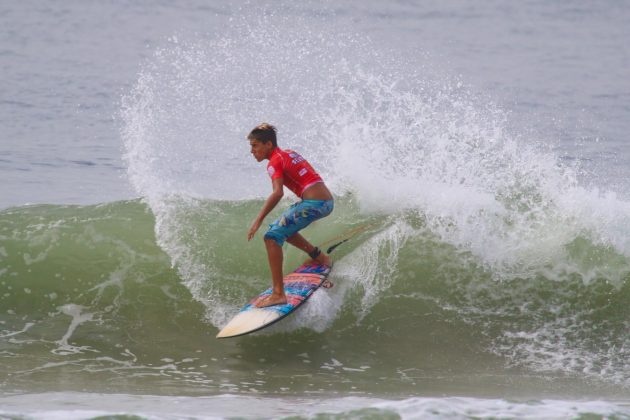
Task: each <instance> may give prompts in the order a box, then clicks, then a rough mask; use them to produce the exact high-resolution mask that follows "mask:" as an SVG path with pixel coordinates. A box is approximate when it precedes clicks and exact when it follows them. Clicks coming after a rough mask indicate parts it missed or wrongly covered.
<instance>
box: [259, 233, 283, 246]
mask: <svg viewBox="0 0 630 420" xmlns="http://www.w3.org/2000/svg"><path fill="white" fill-rule="evenodd" d="M263 240H264V241H265V243H276V244H278V245H279V246H280V247H282V245H284V241H285V240H286V238H284V237H283V236H282V235H279V234H278V233H277V232H274V231H271V230H270V231H269V232H267V233H265V236H263Z"/></svg>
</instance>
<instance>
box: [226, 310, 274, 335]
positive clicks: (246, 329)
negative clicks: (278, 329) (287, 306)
mask: <svg viewBox="0 0 630 420" xmlns="http://www.w3.org/2000/svg"><path fill="white" fill-rule="evenodd" d="M283 315H284V314H283V313H281V312H278V311H276V310H275V309H273V307H267V308H251V309H248V310H247V311H244V312H240V313H238V314H237V315H236V316H235V317H234V318H232V319H231V320H230V322H228V323H227V325H226V326H225V327H223V329H222V330H221V331H219V333H218V334H217V338H230V337H237V336H239V335H243V334H247V333H250V332H254V331H256V330H258V329H260V328H262V327H264V326H265V325H268V324H269V323H271V322H273V321H274V320H275V319H277V318H280V317H282V316H283Z"/></svg>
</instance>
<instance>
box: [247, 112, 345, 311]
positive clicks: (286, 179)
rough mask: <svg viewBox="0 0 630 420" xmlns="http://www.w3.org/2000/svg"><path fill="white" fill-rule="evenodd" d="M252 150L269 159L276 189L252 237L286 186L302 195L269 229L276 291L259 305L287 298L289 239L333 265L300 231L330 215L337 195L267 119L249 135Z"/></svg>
mask: <svg viewBox="0 0 630 420" xmlns="http://www.w3.org/2000/svg"><path fill="white" fill-rule="evenodd" d="M247 139H248V140H249V144H250V146H251V153H252V155H254V158H255V159H256V160H257V161H258V162H262V161H263V160H269V163H268V164H267V173H268V174H269V176H270V177H271V185H272V188H273V191H272V193H271V194H270V195H269V197H268V198H267V200H266V201H265V204H263V206H262V208H261V209H260V212H259V213H258V216H257V217H256V219H254V221H253V222H252V225H251V227H250V228H249V231H248V232H247V240H248V241H250V240H251V239H252V238H253V237H254V235H255V234H256V231H257V230H258V229H259V228H260V225H261V224H262V222H263V220H264V219H265V217H266V216H267V214H269V212H270V211H271V210H273V209H274V207H276V205H277V204H278V202H279V201H280V199H281V198H282V196H283V195H284V190H283V186H286V187H287V188H288V189H290V190H291V191H293V192H294V193H295V195H297V196H298V197H300V198H301V199H302V201H299V202H297V203H295V204H293V205H292V206H291V207H289V208H288V209H287V210H285V211H284V213H282V215H281V216H280V217H279V218H278V219H277V220H276V221H274V222H273V223H272V224H271V225H269V230H268V231H267V233H265V236H264V240H265V247H266V248H267V258H268V259H269V268H270V270H271V280H272V284H273V286H272V293H271V294H270V295H269V296H267V297H266V298H265V299H264V300H262V301H261V302H259V303H258V305H257V306H259V307H265V306H272V305H278V304H284V303H286V302H287V298H286V295H285V294H284V283H283V281H282V278H283V273H282V259H283V253H282V245H283V244H284V242H285V241H286V242H288V243H290V244H291V245H293V246H295V247H297V248H299V249H301V250H302V251H304V252H306V253H307V254H308V255H309V256H310V257H311V259H313V260H317V261H318V262H319V263H321V264H325V265H327V266H331V264H332V261H331V259H330V257H329V256H328V255H326V253H324V252H322V251H321V250H320V249H319V248H317V247H316V246H313V245H312V244H311V243H310V242H309V241H307V240H306V239H305V238H304V237H303V236H302V235H300V234H299V233H298V232H299V231H300V230H302V229H304V228H305V227H306V226H308V225H310V224H311V223H312V222H314V221H315V220H317V219H321V218H322V217H326V216H328V215H329V214H330V213H331V212H332V210H333V207H334V201H333V196H332V194H331V193H330V191H329V190H328V188H327V187H326V184H324V181H323V180H322V178H321V177H320V176H319V174H318V173H317V172H315V170H314V169H313V167H312V166H311V165H310V164H309V163H308V162H307V161H306V159H304V158H303V157H302V156H300V155H299V154H298V153H296V152H294V151H293V150H288V149H287V150H283V149H281V148H280V147H278V143H277V140H276V128H275V127H274V126H272V125H270V124H267V123H263V124H260V125H258V126H257V127H256V128H254V129H253V130H252V131H251V132H250V133H249V135H248V136H247Z"/></svg>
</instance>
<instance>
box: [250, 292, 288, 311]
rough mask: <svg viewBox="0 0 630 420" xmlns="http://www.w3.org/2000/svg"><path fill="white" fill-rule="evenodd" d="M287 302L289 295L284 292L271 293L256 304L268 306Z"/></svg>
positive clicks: (259, 306) (257, 305)
mask: <svg viewBox="0 0 630 420" xmlns="http://www.w3.org/2000/svg"><path fill="white" fill-rule="evenodd" d="M285 303H287V297H286V295H284V294H281V295H276V294H273V293H272V294H270V295H267V296H266V297H265V298H263V299H262V300H261V301H259V302H258V303H257V304H256V307H257V308H266V307H267V306H274V305H284V304H285Z"/></svg>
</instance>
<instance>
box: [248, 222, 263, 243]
mask: <svg viewBox="0 0 630 420" xmlns="http://www.w3.org/2000/svg"><path fill="white" fill-rule="evenodd" d="M260 225H261V222H260V221H259V220H258V219H256V220H254V223H252V225H251V226H250V228H249V231H248V232H247V240H248V241H251V240H252V238H253V237H254V235H255V234H256V232H257V231H258V229H259V228H260Z"/></svg>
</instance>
